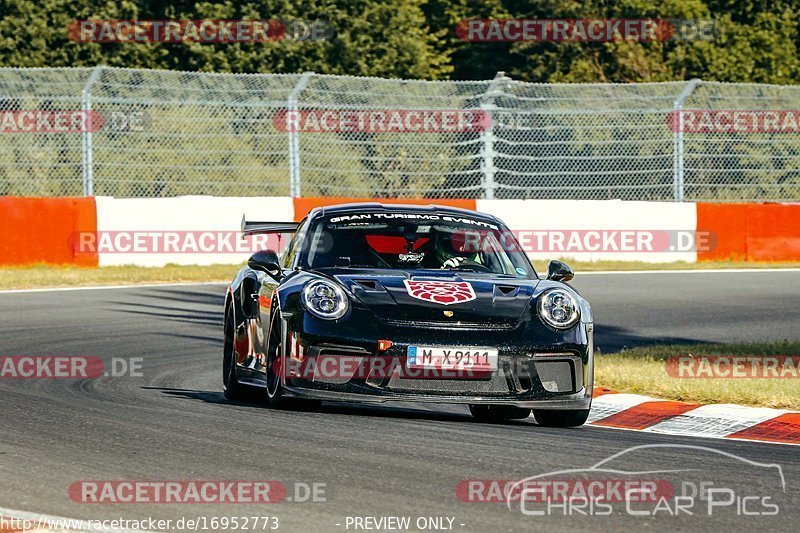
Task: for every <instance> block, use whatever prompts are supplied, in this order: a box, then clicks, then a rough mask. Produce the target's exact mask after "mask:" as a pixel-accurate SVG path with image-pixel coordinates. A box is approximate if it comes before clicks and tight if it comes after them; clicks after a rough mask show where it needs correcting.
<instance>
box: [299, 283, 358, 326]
mask: <svg viewBox="0 0 800 533" xmlns="http://www.w3.org/2000/svg"><path fill="white" fill-rule="evenodd" d="M303 303H305V305H306V309H308V310H309V311H310V312H311V314H312V315H314V316H317V317H319V318H325V319H328V320H336V319H337V318H342V317H343V316H344V314H345V313H347V308H348V307H349V306H350V300H349V299H348V298H347V295H346V294H345V293H344V290H343V289H342V288H341V287H339V286H338V285H336V284H335V283H331V282H330V281H325V280H321V279H319V280H315V281H311V282H309V283H307V284H306V286H305V287H303Z"/></svg>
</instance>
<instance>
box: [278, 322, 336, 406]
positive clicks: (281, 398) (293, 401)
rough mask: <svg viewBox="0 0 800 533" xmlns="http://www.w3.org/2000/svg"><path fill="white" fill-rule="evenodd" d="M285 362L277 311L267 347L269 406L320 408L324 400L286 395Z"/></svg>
mask: <svg viewBox="0 0 800 533" xmlns="http://www.w3.org/2000/svg"><path fill="white" fill-rule="evenodd" d="M284 363H285V356H284V349H283V346H282V345H281V316H280V314H279V313H275V314H274V315H272V324H271V325H270V328H269V346H268V347H267V361H266V378H267V379H266V381H267V383H266V385H267V394H266V396H267V397H266V400H267V401H266V404H267V407H270V408H272V409H294V410H303V411H313V410H315V409H319V407H320V406H321V405H322V402H321V401H319V400H305V399H300V398H287V397H286V395H285V394H284V391H283V382H282V381H283V380H282V379H281V374H282V373H283V368H284V367H283V365H284Z"/></svg>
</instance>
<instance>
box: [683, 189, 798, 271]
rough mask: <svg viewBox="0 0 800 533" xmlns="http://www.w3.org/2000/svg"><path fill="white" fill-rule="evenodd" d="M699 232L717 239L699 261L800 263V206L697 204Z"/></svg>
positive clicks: (701, 254)
mask: <svg viewBox="0 0 800 533" xmlns="http://www.w3.org/2000/svg"><path fill="white" fill-rule="evenodd" d="M697 231H698V232H701V231H708V232H710V233H712V234H713V235H714V236H715V246H714V247H713V248H712V249H711V250H709V251H701V252H698V254H697V259H698V261H712V260H725V259H733V260H738V261H800V204H704V203H700V204H697Z"/></svg>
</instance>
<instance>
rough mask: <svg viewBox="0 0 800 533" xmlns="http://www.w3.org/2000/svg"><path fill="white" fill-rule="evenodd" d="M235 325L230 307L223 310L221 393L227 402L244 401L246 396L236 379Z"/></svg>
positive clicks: (242, 386) (243, 387)
mask: <svg viewBox="0 0 800 533" xmlns="http://www.w3.org/2000/svg"><path fill="white" fill-rule="evenodd" d="M235 328H236V325H235V323H234V320H233V311H232V310H231V307H230V305H229V306H227V307H226V308H225V326H224V328H223V329H224V332H225V333H224V335H225V340H224V342H223V346H222V393H223V394H224V395H225V398H227V399H229V400H244V399H246V396H247V391H246V390H245V386H244V385H242V384H241V383H239V380H238V379H237V377H236V364H235V361H234V357H233V354H234V348H233V337H234V333H235V331H234V330H235Z"/></svg>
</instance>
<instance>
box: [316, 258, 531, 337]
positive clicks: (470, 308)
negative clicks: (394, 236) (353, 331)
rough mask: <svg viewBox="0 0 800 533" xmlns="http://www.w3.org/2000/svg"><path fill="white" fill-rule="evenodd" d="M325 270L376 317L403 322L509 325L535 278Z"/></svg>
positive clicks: (527, 299)
mask: <svg viewBox="0 0 800 533" xmlns="http://www.w3.org/2000/svg"><path fill="white" fill-rule="evenodd" d="M329 274H330V275H332V277H334V278H335V279H336V280H338V281H339V283H341V284H342V285H343V286H344V287H346V288H347V289H348V290H349V291H350V292H351V293H352V294H353V295H354V296H355V298H356V299H358V301H359V302H361V303H362V304H363V305H365V306H366V307H368V308H369V309H370V310H372V311H373V312H374V313H375V315H376V316H377V317H378V318H381V319H384V320H388V321H393V322H408V323H415V322H422V323H430V322H437V323H440V322H444V323H447V322H448V321H452V322H459V323H462V324H463V323H473V322H474V323H476V324H484V325H491V324H497V325H505V326H513V325H515V324H517V323H519V322H520V321H521V320H522V319H523V318H524V316H525V313H526V310H527V309H528V306H529V305H530V302H531V297H532V296H533V294H534V291H535V289H536V285H537V284H538V280H533V279H520V278H514V277H504V276H491V275H485V274H483V275H482V274H474V273H471V272H452V271H437V270H414V271H398V270H380V271H378V270H355V269H346V270H344V269H343V270H340V271H335V272H330V273H329ZM446 312H447V313H446ZM422 325H424V324H422Z"/></svg>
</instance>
